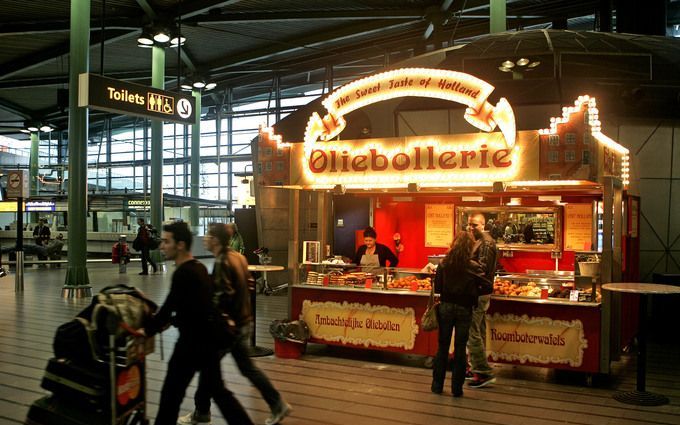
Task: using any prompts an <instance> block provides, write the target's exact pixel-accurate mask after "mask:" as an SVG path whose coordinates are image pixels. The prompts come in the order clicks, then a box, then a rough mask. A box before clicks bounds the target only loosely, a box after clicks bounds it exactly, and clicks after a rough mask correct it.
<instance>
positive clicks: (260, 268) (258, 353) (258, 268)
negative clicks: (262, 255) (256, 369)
mask: <svg viewBox="0 0 680 425" xmlns="http://www.w3.org/2000/svg"><path fill="white" fill-rule="evenodd" d="M284 269H285V268H284V267H283V266H273V265H271V264H267V265H261V264H254V265H249V266H248V271H249V272H261V273H262V281H263V285H264V288H267V287H268V285H269V283H267V272H280V271H282V270H284ZM256 299H257V288H250V305H251V308H252V311H253V332H252V333H251V334H250V357H262V356H271V355H272V354H274V351H273V350H271V349H270V348H266V347H258V346H257V345H256V344H255V329H256V328H257V321H256V320H257V315H256V311H257V309H256V308H255V302H256Z"/></svg>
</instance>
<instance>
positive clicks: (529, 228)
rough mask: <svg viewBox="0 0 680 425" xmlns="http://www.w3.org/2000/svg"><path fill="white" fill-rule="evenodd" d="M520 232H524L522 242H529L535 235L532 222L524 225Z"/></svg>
mask: <svg viewBox="0 0 680 425" xmlns="http://www.w3.org/2000/svg"><path fill="white" fill-rule="evenodd" d="M522 233H523V234H524V243H531V241H532V240H534V236H535V235H534V225H533V223H528V224H527V225H526V226H524V230H523V231H522Z"/></svg>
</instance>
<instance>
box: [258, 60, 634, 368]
mask: <svg viewBox="0 0 680 425" xmlns="http://www.w3.org/2000/svg"><path fill="white" fill-rule="evenodd" d="M492 91H493V86H491V85H489V84H488V83H486V82H484V81H482V80H479V79H477V78H475V77H474V76H471V75H469V74H464V73H460V72H455V71H448V70H435V69H424V68H407V69H399V70H393V71H388V72H384V73H381V74H376V75H373V76H371V77H367V78H363V79H360V80H357V81H354V82H352V83H350V84H347V85H345V86H343V87H341V88H339V89H337V90H336V91H334V92H333V93H331V94H330V95H329V96H328V97H327V98H326V99H325V100H324V101H323V102H322V103H323V105H324V106H325V107H326V109H327V113H326V114H325V115H324V116H323V117H321V116H320V115H319V114H318V113H316V112H314V113H313V114H312V116H311V117H310V118H309V121H308V124H307V128H306V132H305V139H304V140H303V141H297V142H293V141H289V140H286V135H285V134H276V132H275V129H271V128H268V129H263V130H262V131H261V134H260V139H259V145H258V167H257V169H258V170H257V173H258V182H259V184H260V185H263V186H267V187H279V188H284V189H290V190H293V191H319V192H323V193H327V194H328V196H338V195H341V194H352V195H353V196H355V197H363V198H368V199H369V200H370V205H371V217H372V220H371V223H372V225H373V227H374V228H375V229H376V231H377V233H378V242H382V243H383V244H385V245H388V246H389V247H390V248H392V249H393V251H396V252H397V253H398V255H399V265H398V266H399V267H397V268H389V267H387V268H377V269H371V270H365V269H363V268H361V267H358V266H356V265H351V264H346V261H342V260H341V259H339V258H328V257H327V256H323V255H320V254H319V253H314V254H313V255H310V254H309V253H308V252H306V253H305V256H304V257H302V256H301V255H300V254H298V253H293V255H294V256H296V258H298V263H299V264H298V265H297V267H298V268H299V269H298V270H299V273H298V282H297V284H296V285H293V286H292V287H291V291H290V301H291V318H292V319H298V318H301V319H303V320H305V322H307V324H308V325H309V327H310V330H311V335H312V339H311V341H312V342H318V343H324V344H335V345H343V346H349V347H357V348H369V349H377V350H388V351H397V352H405V353H415V354H422V355H428V356H433V355H434V354H435V353H436V349H437V333H436V332H425V331H423V330H422V329H421V328H420V321H421V317H422V315H423V313H424V311H425V309H426V306H427V302H428V298H429V290H430V287H431V286H430V285H431V282H432V280H433V277H434V276H433V275H432V274H431V273H432V271H433V267H434V265H436V263H437V260H438V258H439V257H441V256H442V255H443V254H444V253H445V252H446V250H447V248H448V247H449V245H450V243H451V241H452V239H453V237H454V235H455V232H456V231H457V230H462V229H463V228H464V226H465V223H467V216H468V215H469V214H470V213H472V212H481V213H482V214H484V216H485V218H486V227H485V230H486V231H487V232H489V233H490V235H491V236H492V237H493V238H494V239H495V240H496V244H497V248H498V250H499V255H498V257H499V260H498V270H497V274H498V277H497V278H496V282H495V284H494V295H493V296H492V302H491V307H490V309H489V310H488V313H487V351H488V354H489V359H490V360H491V361H495V362H506V363H515V364H524V365H533V366H539V367H549V368H558V369H568V370H576V371H582V372H587V373H608V372H609V362H610V360H611V358H612V356H616V355H617V354H618V350H619V347H620V345H621V344H622V343H625V341H627V339H628V338H629V337H630V336H631V335H632V333H633V332H634V329H633V328H632V327H631V326H632V325H631V324H633V323H635V321H634V318H632V317H634V315H635V312H634V311H632V310H629V306H628V305H624V306H623V309H624V310H625V311H626V318H627V320H622V319H621V310H622V306H621V305H620V303H619V304H617V303H615V302H614V301H613V300H611V299H609V298H604V299H603V298H602V295H603V294H601V291H600V285H601V284H602V283H606V282H610V281H618V280H620V279H621V278H622V277H629V278H633V277H634V276H635V273H637V259H638V253H637V250H636V249H635V247H636V246H637V245H636V240H637V238H638V211H639V198H636V197H633V196H629V195H628V194H627V193H626V190H625V189H626V187H627V184H628V177H629V170H630V168H629V167H630V165H629V164H630V162H629V152H628V150H627V149H626V148H625V147H623V146H621V145H619V144H618V143H616V142H615V141H614V140H612V139H611V138H610V137H608V136H606V135H605V134H603V133H602V131H601V127H600V121H599V112H598V108H597V103H596V100H595V99H594V98H592V97H589V96H585V95H584V96H581V97H579V98H578V99H576V100H575V102H574V103H573V105H569V106H565V107H564V108H563V114H562V116H560V117H555V118H552V119H551V120H550V122H549V123H546V128H545V129H537V130H523V131H517V130H516V127H515V118H514V112H513V109H512V106H511V104H510V102H508V101H507V100H506V99H503V98H501V99H500V100H499V101H498V102H497V103H496V105H492V104H491V103H490V102H489V96H490V94H491V93H492ZM405 96H421V97H431V98H436V99H444V100H448V101H451V102H457V103H462V104H464V105H466V106H467V109H466V110H465V119H466V120H467V121H468V122H469V123H470V124H471V125H473V126H474V127H476V128H477V129H478V130H480V131H479V132H475V133H469V134H442V135H427V136H409V137H390V138H364V139H356V140H342V139H341V138H340V137H339V134H340V133H341V131H342V129H343V128H344V127H345V126H346V125H347V122H346V120H345V118H344V116H345V115H347V114H348V113H350V112H352V111H354V110H357V109H360V108H363V107H365V106H367V105H369V104H372V103H376V102H380V101H383V100H388V99H394V98H397V97H405ZM496 128H498V129H499V131H494V130H495V129H496ZM290 213H291V214H293V215H294V214H298V213H299V211H297V210H296V206H295V205H292V206H291V209H290ZM327 215H328V217H329V220H332V222H333V223H334V224H337V223H340V221H341V219H340V218H338V217H335V216H333V211H332V210H331V209H330V208H328V211H327ZM343 224H344V225H348V224H349V223H343ZM357 230H360V229H357ZM393 235H394V238H393ZM357 239H360V238H359V237H357ZM298 242H299V241H298ZM359 243H360V242H359V241H357V244H359ZM293 246H297V245H293ZM311 246H312V245H310V249H312V248H311ZM321 248H322V247H319V246H318V245H317V246H316V247H315V249H317V250H319V249H321ZM299 259H302V260H303V261H300V260H299ZM310 259H312V260H314V261H310ZM322 259H325V260H322ZM319 260H321V261H319ZM428 264H432V265H430V266H428ZM579 264H581V266H580V267H579ZM622 273H623V276H622ZM605 295H606V294H605ZM630 305H631V306H634V305H635V304H634V301H632V302H631V303H630Z"/></svg>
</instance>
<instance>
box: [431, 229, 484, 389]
mask: <svg viewBox="0 0 680 425" xmlns="http://www.w3.org/2000/svg"><path fill="white" fill-rule="evenodd" d="M474 243H475V241H474V239H472V236H471V235H470V234H469V233H468V232H464V231H462V232H458V234H456V237H455V239H454V240H453V243H452V244H451V249H450V250H449V252H448V253H447V254H446V257H444V259H443V260H442V262H441V264H440V265H439V267H438V268H437V275H436V276H435V280H434V289H435V292H436V293H438V294H440V303H439V305H438V307H437V319H438V320H439V337H438V341H437V342H438V348H437V355H436V357H435V360H434V367H433V370H432V386H431V390H432V392H433V393H436V394H441V393H442V391H443V389H444V381H445V379H446V365H447V363H448V359H449V346H450V345H451V336H452V333H453V330H454V329H455V330H456V337H455V340H454V354H453V373H452V382H451V392H452V393H453V396H454V397H461V396H462V395H463V383H464V382H465V365H466V359H465V346H466V345H467V340H468V335H469V330H470V323H471V320H472V307H473V306H474V305H476V304H477V296H478V293H479V289H480V285H484V286H487V287H488V286H489V285H493V284H492V283H491V282H489V281H488V280H487V279H486V278H485V277H484V272H483V270H482V268H481V266H480V265H479V263H477V262H475V261H473V260H472V248H473V247H474Z"/></svg>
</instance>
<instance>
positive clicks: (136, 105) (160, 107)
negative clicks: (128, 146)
mask: <svg viewBox="0 0 680 425" xmlns="http://www.w3.org/2000/svg"><path fill="white" fill-rule="evenodd" d="M78 106H89V107H90V108H94V109H100V110H103V111H108V112H115V113H119V114H125V115H135V116H139V117H143V118H151V119H158V120H161V121H169V122H176V123H178V124H195V123H196V102H195V99H194V97H193V96H191V95H190V94H180V93H174V92H170V91H166V90H160V89H156V88H153V87H147V86H142V85H139V84H133V83H128V82H126V81H120V80H114V79H113V78H107V77H102V76H101V75H96V74H80V76H79V79H78Z"/></svg>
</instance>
